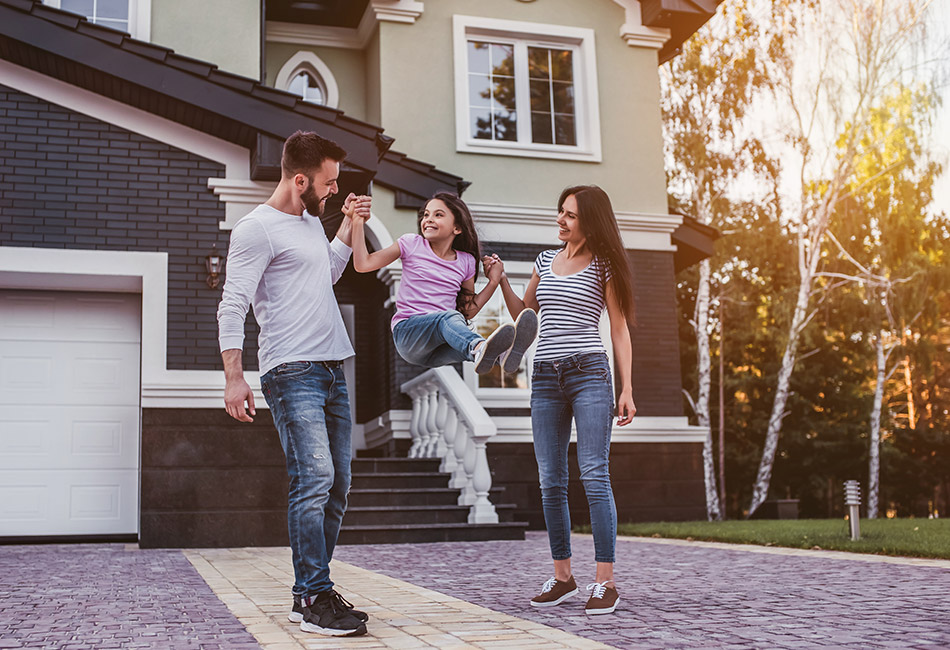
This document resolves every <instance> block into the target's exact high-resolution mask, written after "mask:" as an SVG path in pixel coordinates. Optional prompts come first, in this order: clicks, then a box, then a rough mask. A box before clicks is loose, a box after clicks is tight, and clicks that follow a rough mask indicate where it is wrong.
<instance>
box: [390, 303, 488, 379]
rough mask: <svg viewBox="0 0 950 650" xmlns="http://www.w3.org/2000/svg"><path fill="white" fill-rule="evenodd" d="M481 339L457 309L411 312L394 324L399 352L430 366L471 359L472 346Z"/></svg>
mask: <svg viewBox="0 0 950 650" xmlns="http://www.w3.org/2000/svg"><path fill="white" fill-rule="evenodd" d="M481 340H482V337H481V336H479V335H478V334H476V333H475V332H473V331H472V330H470V329H469V328H468V325H466V324H465V317H464V316H462V314H461V313H460V312H458V311H456V310H454V309H452V310H450V311H437V312H433V313H431V314H421V315H419V316H410V317H409V318H407V319H405V320H401V321H399V322H398V323H396V327H394V328H393V342H394V343H395V344H396V351H397V352H398V353H399V356H401V357H402V358H403V359H405V360H406V361H408V362H409V363H414V364H415V365H417V366H425V367H426V368H438V367H440V366H448V365H451V364H453V363H460V362H462V361H471V360H472V350H473V349H474V347H475V345H477V344H478V342H479V341H481Z"/></svg>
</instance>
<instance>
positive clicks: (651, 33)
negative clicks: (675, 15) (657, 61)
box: [614, 0, 670, 50]
mask: <svg viewBox="0 0 950 650" xmlns="http://www.w3.org/2000/svg"><path fill="white" fill-rule="evenodd" d="M614 2H616V3H617V4H618V5H620V6H621V7H623V9H624V12H625V21H624V24H623V25H621V26H620V38H622V39H623V40H624V42H625V43H626V44H627V45H629V46H630V47H643V48H647V49H651V50H659V49H661V48H662V47H663V46H664V45H666V42H667V41H668V40H670V30H669V29H667V28H666V27H647V26H646V25H644V24H643V16H642V14H641V13H640V0H614Z"/></svg>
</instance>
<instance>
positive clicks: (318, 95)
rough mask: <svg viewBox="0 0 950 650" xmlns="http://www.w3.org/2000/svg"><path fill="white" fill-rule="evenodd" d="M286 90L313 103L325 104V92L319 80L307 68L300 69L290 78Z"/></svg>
mask: <svg viewBox="0 0 950 650" xmlns="http://www.w3.org/2000/svg"><path fill="white" fill-rule="evenodd" d="M287 90H289V91H290V92H292V93H294V94H295V95H300V96H301V97H303V98H304V99H305V100H306V101H308V102H313V103H314V104H326V103H327V92H326V90H324V89H323V84H321V83H320V80H319V79H317V78H316V76H314V75H313V74H311V73H310V72H309V71H308V70H301V71H300V72H298V73H297V74H296V76H294V78H293V79H291V80H290V85H289V86H288V87H287Z"/></svg>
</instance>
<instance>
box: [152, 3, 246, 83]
mask: <svg viewBox="0 0 950 650" xmlns="http://www.w3.org/2000/svg"><path fill="white" fill-rule="evenodd" d="M151 32H152V33H151V40H152V42H153V43H155V44H157V45H163V46H165V47H170V48H172V49H173V50H175V51H176V52H177V53H178V54H184V55H185V56H190V57H193V58H196V59H201V60H202V61H208V62H209V63H214V64H216V65H217V66H218V67H219V68H221V69H222V70H227V71H228V72H233V73H235V74H239V75H243V76H245V77H251V78H253V79H259V78H260V74H261V58H260V52H261V3H260V0H201V1H200V2H195V1H194V0H156V1H155V2H152V24H151Z"/></svg>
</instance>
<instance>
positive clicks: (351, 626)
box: [300, 590, 366, 636]
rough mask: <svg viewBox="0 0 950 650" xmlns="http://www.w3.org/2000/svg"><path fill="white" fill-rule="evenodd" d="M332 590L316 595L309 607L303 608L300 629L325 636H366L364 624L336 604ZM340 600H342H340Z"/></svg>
mask: <svg viewBox="0 0 950 650" xmlns="http://www.w3.org/2000/svg"><path fill="white" fill-rule="evenodd" d="M334 593H335V592H333V591H332V590H330V591H324V592H321V593H320V594H317V596H316V599H315V600H314V601H313V602H312V603H311V604H310V606H309V607H307V606H306V605H304V606H303V619H302V620H301V621H300V629H301V630H303V631H304V632H314V633H316V634H326V635H327V636H360V635H363V634H366V624H365V623H364V622H363V621H361V620H359V619H358V618H356V617H355V616H353V614H351V613H350V610H348V609H346V607H344V606H343V605H341V604H340V603H338V602H337V599H336V598H334V597H333V594H334ZM341 600H342V598H341Z"/></svg>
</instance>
